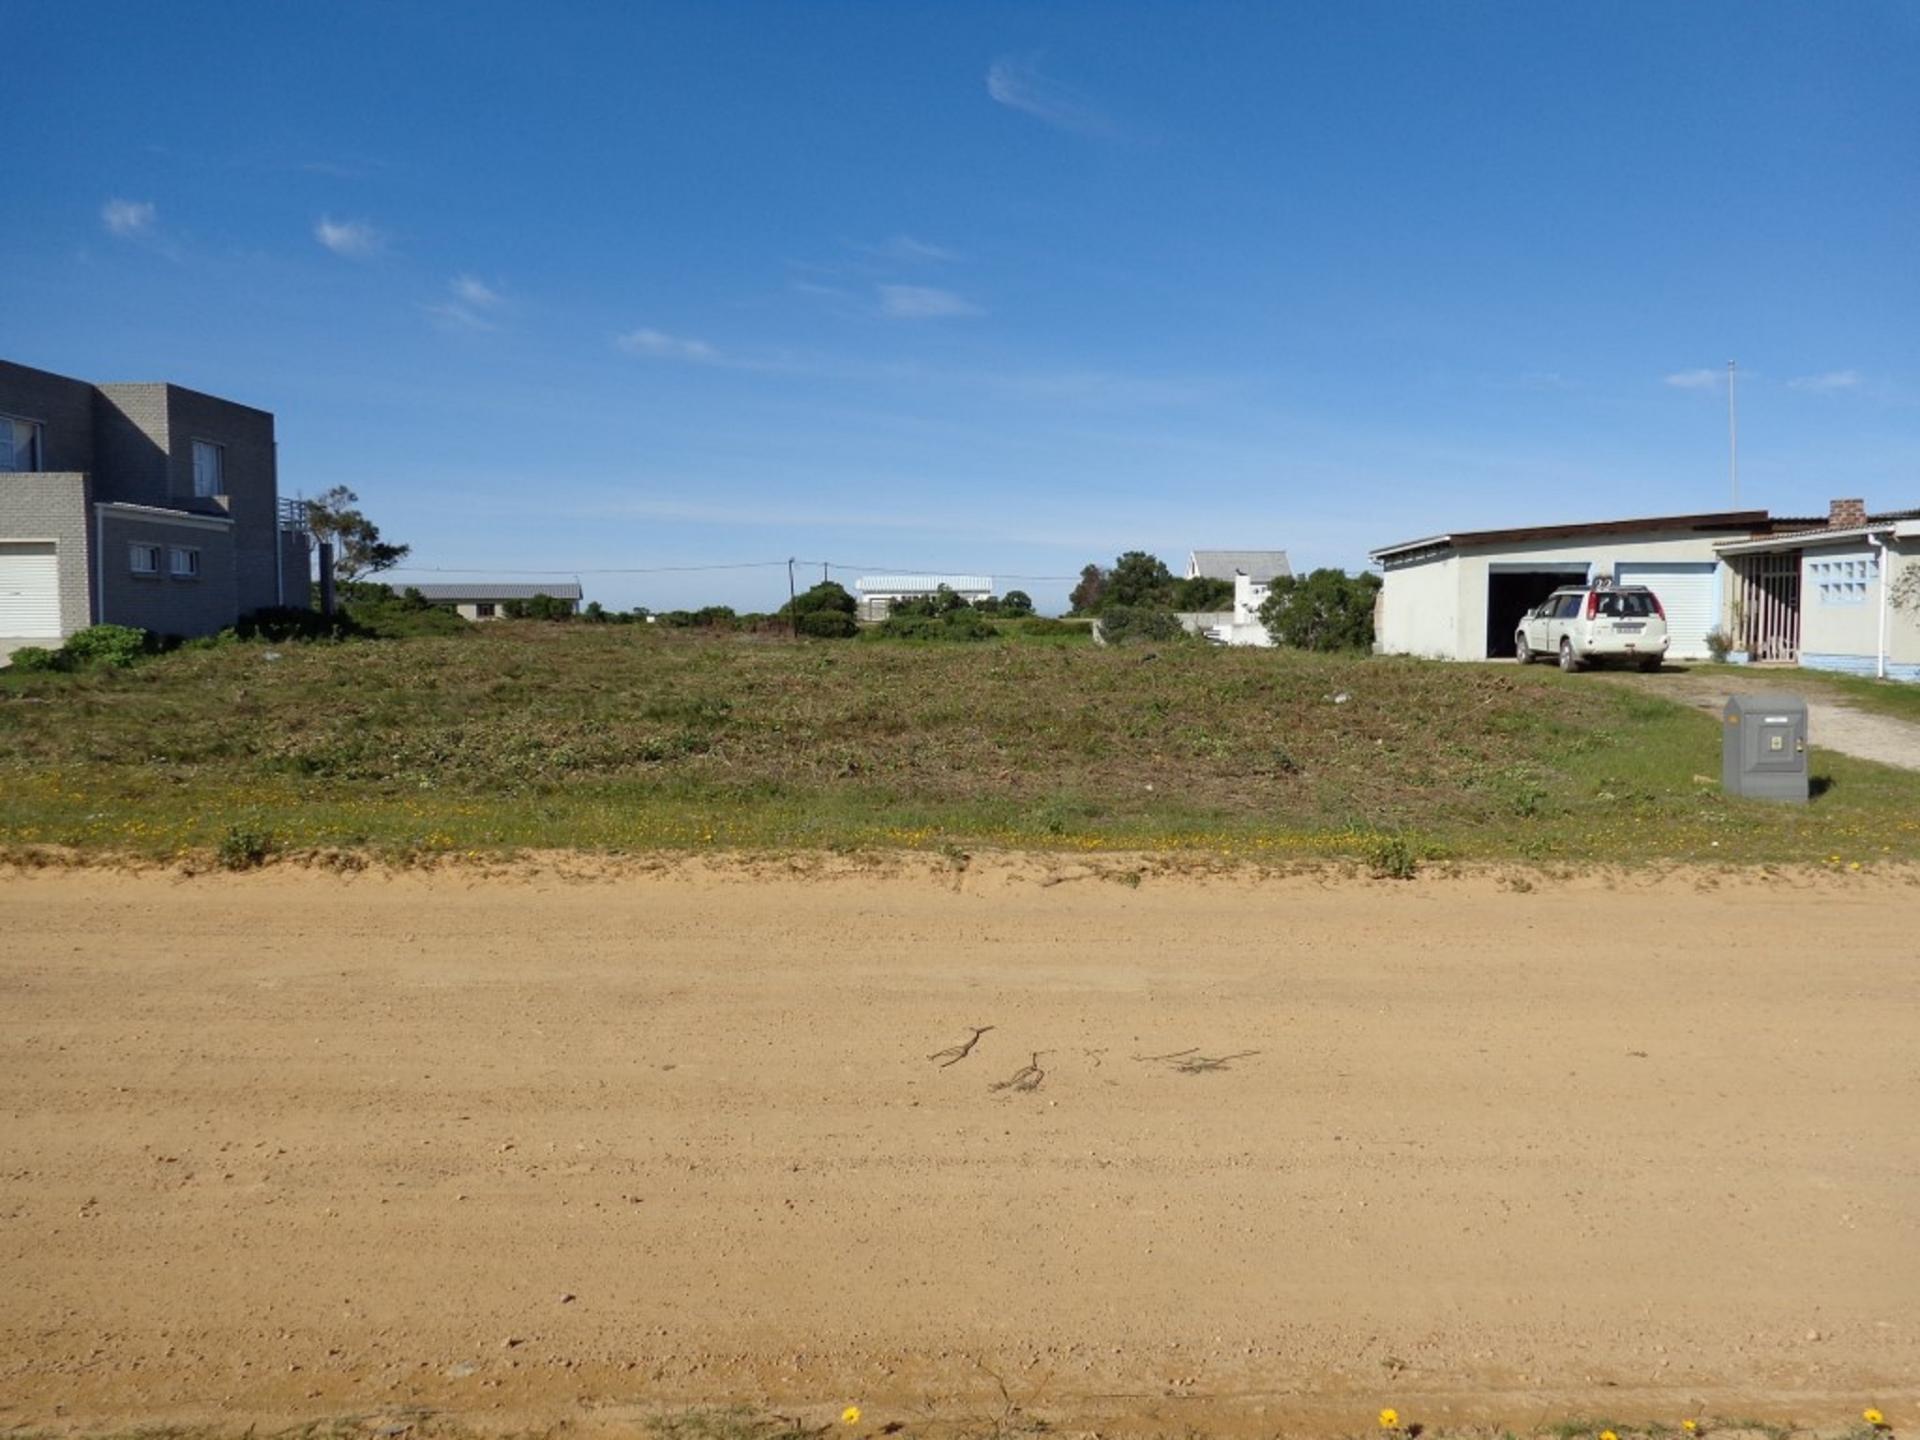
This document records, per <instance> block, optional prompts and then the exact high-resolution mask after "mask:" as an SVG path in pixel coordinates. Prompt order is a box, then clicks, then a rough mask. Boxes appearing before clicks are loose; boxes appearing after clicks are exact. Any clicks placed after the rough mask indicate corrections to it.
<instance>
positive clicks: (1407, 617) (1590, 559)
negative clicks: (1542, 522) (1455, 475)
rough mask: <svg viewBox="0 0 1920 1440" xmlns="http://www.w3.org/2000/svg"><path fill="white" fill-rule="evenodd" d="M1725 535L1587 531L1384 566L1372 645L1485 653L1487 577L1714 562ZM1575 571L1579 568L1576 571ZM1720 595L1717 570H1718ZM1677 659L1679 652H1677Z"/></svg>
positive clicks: (1572, 578)
mask: <svg viewBox="0 0 1920 1440" xmlns="http://www.w3.org/2000/svg"><path fill="white" fill-rule="evenodd" d="M1726 538H1727V536H1726V535H1725V534H1720V535H1702V534H1696V533H1693V532H1691V531H1686V532H1680V533H1675V534H1664V535H1663V534H1649V535H1643V536H1631V535H1624V536H1623V535H1588V536H1572V537H1568V538H1566V539H1555V540H1539V541H1533V542H1524V543H1515V544H1500V545H1484V546H1475V547H1472V548H1470V549H1465V550H1450V551H1448V552H1446V553H1445V554H1444V555H1442V556H1440V557H1438V558H1436V559H1433V560H1425V561H1420V562H1417V563H1414V564H1411V565H1389V566H1387V567H1386V569H1385V572H1384V577H1383V579H1384V584H1383V586H1382V594H1383V597H1384V598H1383V600H1382V602H1381V617H1380V622H1381V623H1380V634H1379V638H1378V642H1377V648H1379V649H1380V650H1382V651H1385V652H1386V653H1388V654H1393V655H1424V656H1427V657H1430V658H1434V659H1442V660H1483V659H1485V658H1486V654H1487V577H1488V575H1489V574H1490V573H1491V572H1492V570H1493V567H1495V566H1498V567H1499V568H1500V569H1502V570H1506V571H1519V570H1552V569H1558V568H1560V567H1563V566H1564V567H1566V568H1567V570H1568V576H1567V583H1569V584H1573V583H1575V582H1576V581H1578V580H1579V579H1582V578H1586V577H1589V576H1593V575H1612V574H1613V573H1614V571H1615V568H1616V567H1617V566H1619V565H1621V564H1633V563H1635V562H1658V561H1669V562H1672V561H1694V562H1699V561H1708V562H1714V563H1716V564H1717V563H1718V561H1719V556H1718V555H1717V554H1715V552H1714V548H1713V546H1714V542H1715V541H1716V540H1725V539H1726ZM1576 571H1579V572H1581V573H1579V574H1576V573H1575V572H1576ZM1719 580H1720V586H1721V589H1722V592H1723V593H1724V590H1725V585H1726V575H1725V571H1724V567H1723V568H1722V570H1721V571H1720V574H1719ZM1676 658H1679V657H1676Z"/></svg>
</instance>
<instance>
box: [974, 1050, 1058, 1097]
mask: <svg viewBox="0 0 1920 1440" xmlns="http://www.w3.org/2000/svg"><path fill="white" fill-rule="evenodd" d="M1045 1053H1046V1052H1045V1051H1044V1050H1036V1051H1034V1052H1033V1059H1032V1061H1031V1062H1030V1063H1028V1064H1025V1065H1022V1066H1021V1067H1020V1068H1019V1069H1018V1070H1016V1071H1014V1072H1013V1074H1011V1075H1009V1076H1008V1077H1007V1078H1006V1079H1004V1080H1001V1081H998V1082H996V1083H995V1084H992V1085H989V1086H988V1087H987V1088H988V1089H989V1090H1038V1089H1039V1088H1040V1082H1041V1081H1043V1080H1045V1079H1046V1078H1047V1072H1046V1071H1044V1070H1042V1069H1041V1068H1040V1057H1041V1056H1042V1055H1044V1054H1045Z"/></svg>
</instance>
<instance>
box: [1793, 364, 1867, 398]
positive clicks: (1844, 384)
mask: <svg viewBox="0 0 1920 1440" xmlns="http://www.w3.org/2000/svg"><path fill="white" fill-rule="evenodd" d="M1787 384H1788V385H1790V386H1792V387H1793V388H1794V389H1795V390H1808V391H1811V392H1812V393H1814V394H1815V395H1831V394H1833V393H1834V392H1835V391H1837V390H1857V389H1858V388H1859V387H1860V372H1859V371H1858V370H1829V371H1827V372H1826V373H1824V374H1821V375H1801V376H1798V377H1797V378H1795V379H1792V380H1789V381H1788V382H1787Z"/></svg>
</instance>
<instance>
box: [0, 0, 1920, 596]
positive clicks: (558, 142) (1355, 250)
mask: <svg viewBox="0 0 1920 1440" xmlns="http://www.w3.org/2000/svg"><path fill="white" fill-rule="evenodd" d="M0 16H3V17H4V19H5V21H6V27H7V30H8V33H9V39H10V41H11V42H12V43H11V44H10V46H9V50H10V53H11V56H12V63H10V64H9V67H8V81H7V84H6V85H5V86H4V87H0V134H4V136H5V137H6V141H7V143H6V145H5V146H4V148H3V151H0V153H4V156H5V158H4V159H0V178H4V181H5V184H4V192H5V194H6V195H7V199H8V207H7V208H8V211H9V215H8V223H7V224H6V225H4V226H0V354H3V355H5V356H7V357H8V358H10V359H17V360H20V361H22V362H24V363H27V364H32V365H38V366H42V367H44V368H47V369H52V370H58V371H62V372H65V373H69V374H75V375H80V376H84V377H87V378H91V379H100V380H118V379H156V378H165V379H172V380H176V381H178V382H180V383H182V384H187V385H192V386H194V387H196V388H200V389H204V390H210V391H213V392H215V393H218V394H222V395H227V396H231V397H233V398H235V399H240V400H244V401H247V402H249V403H252V404H256V405H260V406H262V407H264V408H267V409H270V410H273V411H274V412H276V414H277V416H278V421H279V435H280V450H281V481H282V486H283V488H284V489H285V490H286V491H288V492H293V491H304V492H306V493H309V494H311V493H315V492H317V491H320V490H322V489H325V488H326V487H328V486H330V485H334V484H348V485H351V486H353V487H354V488H355V489H357V490H358V491H359V492H360V494H361V496H362V499H363V500H364V502H365V504H366V507H367V509H368V510H369V511H370V513H372V514H373V516H374V517H375V519H377V520H378V521H379V522H381V524H382V525H383V526H384V527H385V529H386V530H387V532H388V534H389V535H390V537H392V538H395V539H401V540H406V541H409V542H411V543H412V544H413V546H414V548H415V555H414V559H415V561H416V562H417V563H418V565H419V566H421V567H435V568H436V569H438V568H444V569H460V570H464V571H470V572H473V573H495V574H501V575H504V574H505V572H507V571H510V570H555V571H581V572H592V571H600V570H615V569H641V568H650V567H662V566H693V565H711V564H723V563H730V562H737V561H768V560H782V559H784V558H785V557H787V556H789V555H797V556H800V557H803V558H807V559H812V560H815V561H818V560H820V559H823V558H824V559H831V560H834V561H836V562H843V563H845V564H847V565H849V566H851V567H854V568H853V569H852V570H849V571H846V572H842V578H847V579H851V578H852V574H853V573H854V572H855V571H856V570H857V569H859V568H861V567H866V566H875V567H910V568H927V569H954V570H965V571H973V572H982V571H984V572H988V573H993V574H996V575H1001V576H1026V575H1032V576H1064V575H1070V574H1071V573H1072V572H1073V571H1075V570H1077V569H1078V567H1079V566H1080V565H1081V564H1082V563H1084V562H1085V561H1087V560H1089V559H1102V560H1105V559H1109V558H1110V557H1111V556H1112V555H1113V554H1114V553H1116V552H1117V551H1119V550H1121V549H1124V548H1132V547H1136V546H1138V547H1143V548H1147V549H1151V550H1154V551H1156V552H1157V553H1159V554H1160V555H1162V556H1163V557H1164V558H1166V559H1167V560H1168V561H1169V563H1172V564H1174V565H1175V566H1176V568H1177V566H1178V564H1179V562H1180V561H1181V560H1182V559H1183V558H1184V555H1185V553H1186V551H1187V550H1188V549H1190V548H1193V547H1195V546H1201V547H1211V546H1256V545H1275V546H1284V547H1286V548H1288V549H1289V550H1290V551H1291V552H1292V553H1293V555H1294V557H1295V561H1296V564H1306V565H1314V564H1334V565H1341V566H1345V567H1348V568H1358V567H1360V566H1362V565H1364V563H1365V555H1366V551H1367V550H1368V549H1369V548H1370V547H1372V546H1375V545H1379V544H1382V543H1385V542H1388V541H1392V540H1397V539H1403V538H1407V537H1410V536H1414V535H1419V534H1423V533H1427V532H1431V531H1435V530H1441V529H1446V528H1458V527H1468V526H1475V525H1484V524H1498V523H1504V522H1541V521H1550V520H1556V519H1586V518H1603V517H1607V516H1618V515H1623V514H1636V513H1660V512H1663V511H1676V510H1689V509H1709V508H1714V507H1717V506H1720V505H1722V504H1723V503H1724V502H1725V501H1726V500H1727V498H1728V486H1727V466H1726V424H1725V392H1724V389H1723V388H1722V384H1721V379H1720V375H1721V372H1722V367H1724V364H1725V362H1726V361H1727V360H1728V359H1729V358H1737V359H1738V360H1739V362H1740V365H1741V373H1742V379H1741V386H1740V402H1741V480H1742V490H1743V499H1744V500H1745V501H1747V502H1749V503H1752V504H1756V505H1767V506H1770V507H1772V508H1774V509H1776V510H1785V511H1790V512H1794V513H1805V512H1807V511H1808V510H1815V511H1819V510H1824V507H1825V503H1826V501H1827V499H1828V498H1829V497H1830V496H1834V495H1856V494H1858V495H1864V496H1865V497H1867V499H1868V500H1869V502H1870V503H1872V504H1874V505H1876V506H1882V507H1888V506H1893V505H1896V504H1899V505H1916V504H1920V362H1917V361H1916V358H1915V337H1916V335H1920V303H1916V302H1917V301H1920V264H1916V260H1915V257H1916V254H1920V110H1917V109H1916V104H1915V97H1916V96H1920V5H1915V4H1911V3H1904V4H1893V3H1872V0H1858V3H1849V4H1845V5H1834V6H1818V5H1806V4H1802V5H1791V6H1788V5H1774V4H1749V3H1741V4H1716V3H1700V4H1688V5H1673V4H1658V5H1631V4H1605V5H1601V4H1592V5H1582V6H1573V5H1541V4H1532V3H1529V4H1516V5H1478V4H1464V3H1461V4H1446V5H1410V4H1399V3H1395V4H1367V3H1340V4H1326V5H1315V6H1280V5H1268V4H1244V5H1241V4H1235V5H1224V4H1205V3H1198V4H1177V5H1176V4H1164V5H1133V4H1119V3H1109V4H1075V5H1054V6H1039V5H1030V4H987V3H969V4H964V5H959V4H915V3H892V4H881V3H877V0H876V3H861V4H784V3H783V4H749V3H738V4H699V5H691V4H689V5H675V4H651V5H627V4H617V5H615V4H609V5H575V6H552V7H549V6H537V7H536V6H533V5H515V6H504V5H485V4H463V5H457V6H456V5H444V6H436V5H428V4H404V5H394V4H386V3H382V4H369V5H355V4H329V5H324V6H323V5H317V4H308V5H292V4H267V5H260V4H248V5H234V6H224V5H222V6H212V5H193V4H170V5H151V4H139V5H134V4H124V5H103V4H87V5H75V4H70V3H41V0H6V3H5V4H4V6H0ZM404 573H405V574H406V575H409V576H412V577H413V578H417V579H427V578H434V577H433V576H432V575H431V574H430V573H429V571H428V570H427V569H426V568H421V569H418V570H413V571H408V572H404ZM816 573H817V572H816ZM441 578H451V577H441ZM582 578H583V580H584V581H585V583H586V585H587V589H588V593H589V595H592V596H597V597H599V598H601V599H602V600H604V601H606V602H607V603H609V604H615V605H620V606H626V605H632V604H636V603H642V604H649V605H653V606H655V607H670V606H676V605H693V604H700V603H708V602H718V603H731V604H734V605H736V606H739V607H741V608H759V607H768V606H771V605H773V604H775V603H777V602H778V601H779V600H780V599H782V598H783V597H784V591H785V583H786V577H785V574H784V571H779V572H776V571H774V570H741V571H704V572H701V571H677V572H673V573H666V574H657V575H646V576H640V575H625V576H622V575H596V574H591V573H586V574H583V576H582ZM1006 583H1008V584H1012V583H1023V584H1024V586H1025V588H1027V589H1029V590H1030V591H1032V592H1033V593H1034V594H1035V595H1036V597H1038V598H1039V599H1041V601H1042V603H1043V605H1050V604H1053V603H1057V602H1058V601H1059V600H1060V598H1061V597H1062V596H1063V595H1064V593H1065V590H1066V588H1067V587H1066V585H1065V584H1063V583H1055V582H1051V581H1046V580H1039V581H1033V582H1013V581H1008V582H1006Z"/></svg>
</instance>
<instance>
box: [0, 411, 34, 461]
mask: <svg viewBox="0 0 1920 1440" xmlns="http://www.w3.org/2000/svg"><path fill="white" fill-rule="evenodd" d="M39 468H40V422H39V421H38V420H16V419H15V418H14V417H13V416H11V415H0V470H38V469H39Z"/></svg>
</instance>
